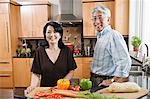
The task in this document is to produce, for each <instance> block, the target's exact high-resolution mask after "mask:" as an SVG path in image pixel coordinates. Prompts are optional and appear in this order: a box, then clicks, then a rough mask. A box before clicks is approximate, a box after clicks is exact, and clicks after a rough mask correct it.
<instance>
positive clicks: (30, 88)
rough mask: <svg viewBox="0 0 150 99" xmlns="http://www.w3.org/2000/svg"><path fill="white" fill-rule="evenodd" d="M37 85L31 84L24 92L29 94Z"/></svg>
mask: <svg viewBox="0 0 150 99" xmlns="http://www.w3.org/2000/svg"><path fill="white" fill-rule="evenodd" d="M34 88H35V87H34V86H29V87H28V88H27V89H26V90H25V91H24V94H25V95H27V94H29V93H30V92H31V91H32V90H33V89H34Z"/></svg>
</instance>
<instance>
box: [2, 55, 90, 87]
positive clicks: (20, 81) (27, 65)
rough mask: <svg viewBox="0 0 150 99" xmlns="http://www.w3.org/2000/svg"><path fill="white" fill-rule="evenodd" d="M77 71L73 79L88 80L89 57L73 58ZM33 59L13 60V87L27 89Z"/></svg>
mask: <svg viewBox="0 0 150 99" xmlns="http://www.w3.org/2000/svg"><path fill="white" fill-rule="evenodd" d="M75 61H76V64H77V69H76V70H75V72H74V76H73V78H78V79H82V78H90V64H91V61H92V58H91V57H80V58H75ZM32 62H33V58H13V73H14V74H13V75H14V87H28V86H29V85H30V80H31V66H32ZM0 83H1V82H0Z"/></svg>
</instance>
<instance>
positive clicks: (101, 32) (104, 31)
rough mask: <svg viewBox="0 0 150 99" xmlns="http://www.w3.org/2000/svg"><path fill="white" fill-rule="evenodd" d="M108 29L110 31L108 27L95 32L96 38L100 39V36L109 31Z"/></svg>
mask: <svg viewBox="0 0 150 99" xmlns="http://www.w3.org/2000/svg"><path fill="white" fill-rule="evenodd" d="M110 29H111V26H110V25H108V26H106V27H104V29H103V30H102V31H100V32H97V36H98V37H101V36H102V35H104V34H105V33H106V31H107V30H110Z"/></svg>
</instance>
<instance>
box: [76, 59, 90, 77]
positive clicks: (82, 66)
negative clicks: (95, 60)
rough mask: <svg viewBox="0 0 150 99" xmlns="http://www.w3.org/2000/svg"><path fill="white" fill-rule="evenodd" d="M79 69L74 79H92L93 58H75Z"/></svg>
mask: <svg viewBox="0 0 150 99" xmlns="http://www.w3.org/2000/svg"><path fill="white" fill-rule="evenodd" d="M75 61H76V64H77V69H76V70H75V72H74V76H73V78H79V79H82V78H90V65H91V62H92V58H91V57H81V58H75Z"/></svg>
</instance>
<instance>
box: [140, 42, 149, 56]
mask: <svg viewBox="0 0 150 99" xmlns="http://www.w3.org/2000/svg"><path fill="white" fill-rule="evenodd" d="M143 45H145V47H146V56H147V57H148V56H149V53H148V51H149V48H148V45H147V44H146V43H141V44H140V46H139V51H138V53H137V57H140V54H142V51H141V50H142V47H143ZM144 57H145V54H144Z"/></svg>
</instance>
